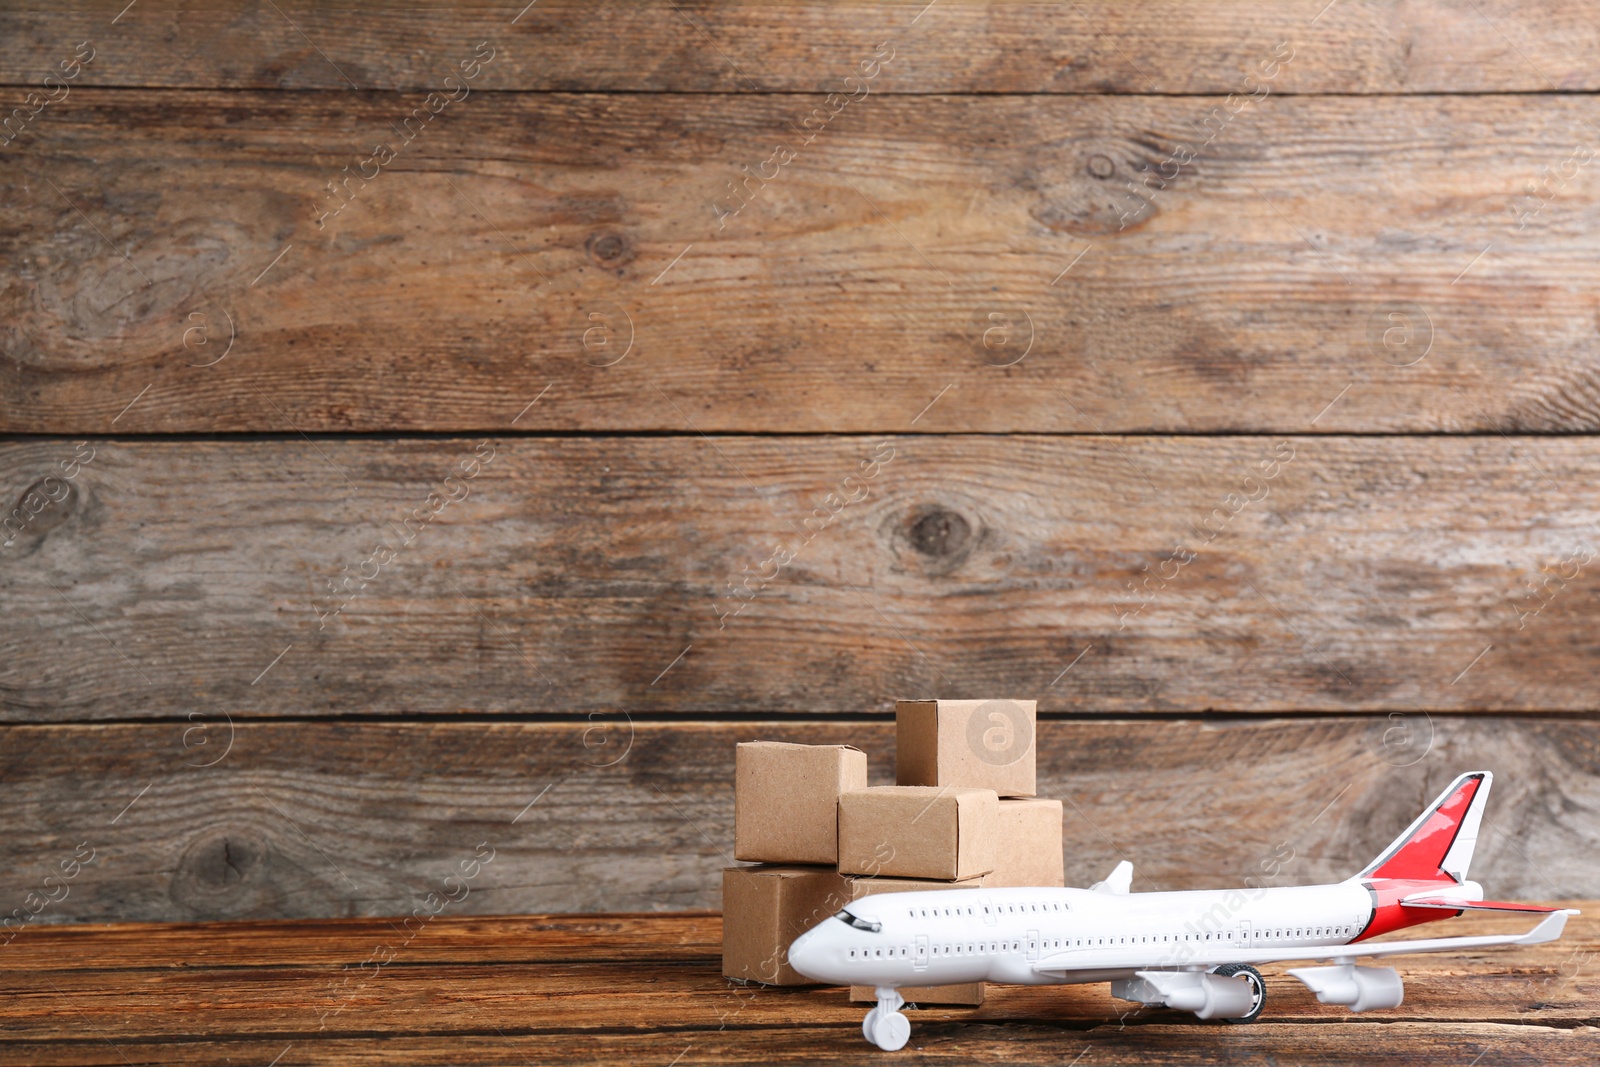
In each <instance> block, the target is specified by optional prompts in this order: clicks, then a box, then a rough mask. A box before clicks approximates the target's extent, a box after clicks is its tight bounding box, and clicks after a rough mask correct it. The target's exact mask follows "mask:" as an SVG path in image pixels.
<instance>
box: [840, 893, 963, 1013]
mask: <svg viewBox="0 0 1600 1067" xmlns="http://www.w3.org/2000/svg"><path fill="white" fill-rule="evenodd" d="M987 884H989V877H988V876H987V875H985V876H982V877H979V878H968V879H967V880H965V881H962V882H932V881H927V880H924V879H918V878H852V879H850V899H851V900H860V899H861V898H862V897H865V896H870V895H871V894H873V893H916V892H921V891H923V890H929V889H979V888H981V887H983V886H985V885H987ZM983 994H984V984H983V983H982V982H967V983H964V984H962V985H917V986H904V987H902V988H901V990H900V995H901V996H903V997H905V998H906V1000H908V1001H910V1002H911V1003H913V1004H955V1005H969V1006H972V1007H976V1006H978V1005H980V1004H982V1003H983ZM850 999H851V1000H852V1001H865V1002H867V1003H871V1002H872V1001H875V1000H877V999H878V994H877V992H876V991H875V990H874V989H873V988H872V987H871V986H869V985H853V986H851V987H850Z"/></svg>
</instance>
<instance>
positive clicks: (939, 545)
mask: <svg viewBox="0 0 1600 1067" xmlns="http://www.w3.org/2000/svg"><path fill="white" fill-rule="evenodd" d="M971 541H972V525H971V524H970V523H968V522H967V520H966V519H964V518H962V517H961V516H960V515H959V514H957V513H956V512H954V511H950V510H947V509H945V508H942V507H933V508H928V509H924V510H923V511H922V512H921V513H920V514H918V515H917V516H916V517H915V518H913V519H912V521H911V547H912V548H914V549H916V550H917V551H918V552H920V553H922V554H923V555H924V556H927V557H928V558H929V559H930V560H936V561H938V562H941V563H943V562H949V561H951V560H955V559H959V558H961V557H963V556H964V555H965V554H966V551H967V548H968V546H969V544H970V543H971Z"/></svg>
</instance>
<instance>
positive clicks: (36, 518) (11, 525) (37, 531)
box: [0, 474, 80, 555]
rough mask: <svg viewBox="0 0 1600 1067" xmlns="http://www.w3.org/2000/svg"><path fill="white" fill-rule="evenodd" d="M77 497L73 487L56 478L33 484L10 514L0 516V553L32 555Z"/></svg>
mask: <svg viewBox="0 0 1600 1067" xmlns="http://www.w3.org/2000/svg"><path fill="white" fill-rule="evenodd" d="M79 495H80V494H79V491H78V488H77V486H75V485H74V484H73V483H72V481H71V480H70V479H68V478H64V477H62V476H60V475H56V474H47V475H45V476H44V477H43V478H40V479H38V480H37V481H35V482H34V483H33V484H32V485H30V486H28V488H26V489H24V490H23V491H22V493H21V494H20V495H19V496H18V497H17V501H16V503H15V504H14V505H12V507H11V508H10V510H8V511H7V512H5V513H4V514H0V550H4V551H11V552H17V553H19V554H22V555H29V554H31V553H33V552H34V551H35V550H37V549H38V547H39V544H40V542H42V541H43V540H44V537H45V535H46V534H48V533H49V532H50V531H51V530H54V529H55V528H56V527H58V526H60V525H61V524H62V523H64V522H66V521H67V518H68V517H69V516H70V515H71V514H72V511H73V509H74V507H75V505H76V504H77V503H78V499H79Z"/></svg>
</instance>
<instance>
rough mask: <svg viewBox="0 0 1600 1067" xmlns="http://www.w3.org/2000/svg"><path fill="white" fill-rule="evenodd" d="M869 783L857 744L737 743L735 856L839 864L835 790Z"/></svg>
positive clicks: (858, 787) (755, 859)
mask: <svg viewBox="0 0 1600 1067" xmlns="http://www.w3.org/2000/svg"><path fill="white" fill-rule="evenodd" d="M866 787H867V754H866V753H865V752H862V751H861V750H860V749H859V748H851V747H850V746H849V745H790V744H785V743H784V742H781V741H751V742H747V743H745V744H741V745H739V746H738V748H737V749H735V750H734V760H733V858H734V859H738V860H751V861H754V862H757V863H827V864H832V863H835V862H837V861H838V858H839V853H838V847H839V824H838V819H839V794H840V793H843V792H845V791H846V790H850V789H865V788H866Z"/></svg>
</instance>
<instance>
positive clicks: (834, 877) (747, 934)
mask: <svg viewBox="0 0 1600 1067" xmlns="http://www.w3.org/2000/svg"><path fill="white" fill-rule="evenodd" d="M849 901H850V882H849V879H846V878H841V877H840V876H839V874H838V873H837V872H836V871H833V870H830V869H829V868H826V867H727V868H724V869H723V871H722V973H723V974H725V975H726V976H728V977H729V978H740V979H744V980H747V981H751V982H762V983H764V984H766V985H814V984H816V983H814V982H812V980H811V979H809V978H806V977H805V976H803V975H802V974H800V973H799V972H798V971H796V970H795V969H794V968H793V967H790V966H789V946H790V945H792V944H794V939H795V938H797V937H799V936H800V935H801V934H803V933H805V932H806V931H807V930H809V929H811V928H812V927H813V926H815V925H817V923H819V922H821V921H822V920H824V919H826V918H828V917H829V916H831V915H833V914H834V913H835V912H837V911H838V910H839V909H840V908H842V907H844V906H845V904H847V903H849Z"/></svg>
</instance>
